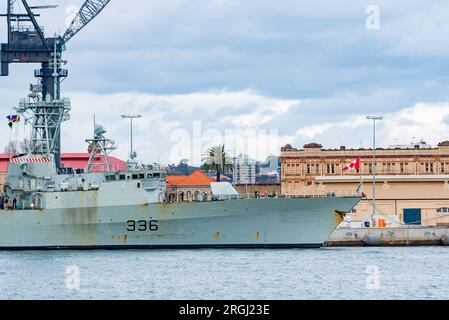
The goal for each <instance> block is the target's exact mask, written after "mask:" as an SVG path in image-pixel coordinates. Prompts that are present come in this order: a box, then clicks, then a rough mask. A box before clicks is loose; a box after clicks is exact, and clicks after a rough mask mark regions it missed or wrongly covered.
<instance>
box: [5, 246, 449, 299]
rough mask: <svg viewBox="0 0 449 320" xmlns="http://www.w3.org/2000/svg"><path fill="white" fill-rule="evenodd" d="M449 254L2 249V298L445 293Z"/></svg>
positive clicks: (425, 250) (440, 250)
mask: <svg viewBox="0 0 449 320" xmlns="http://www.w3.org/2000/svg"><path fill="white" fill-rule="evenodd" d="M447 261H449V248H445V247H416V248H323V249H310V250H187V251H183V250H180V251H176V250H173V251H169V250H161V251H84V252H83V251H59V252H58V251H37V252H0V298H2V299H150V300H153V299H164V300H165V299H275V300H277V299H408V300H410V299H449V277H447V276H446V271H447ZM78 274H79V277H78ZM77 280H79V282H77ZM78 284H79V288H78Z"/></svg>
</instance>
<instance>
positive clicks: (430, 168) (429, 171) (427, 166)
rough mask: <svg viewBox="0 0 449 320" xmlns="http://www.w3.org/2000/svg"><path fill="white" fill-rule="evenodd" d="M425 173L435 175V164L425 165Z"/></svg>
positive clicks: (428, 163)
mask: <svg viewBox="0 0 449 320" xmlns="http://www.w3.org/2000/svg"><path fill="white" fill-rule="evenodd" d="M425 172H426V173H433V163H432V162H427V163H426V164H425Z"/></svg>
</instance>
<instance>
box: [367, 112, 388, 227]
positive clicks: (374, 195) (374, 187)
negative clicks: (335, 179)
mask: <svg viewBox="0 0 449 320" xmlns="http://www.w3.org/2000/svg"><path fill="white" fill-rule="evenodd" d="M366 119H367V120H373V213H372V216H371V223H373V222H374V217H375V216H376V172H377V170H376V121H380V120H383V119H384V117H382V116H367V117H366Z"/></svg>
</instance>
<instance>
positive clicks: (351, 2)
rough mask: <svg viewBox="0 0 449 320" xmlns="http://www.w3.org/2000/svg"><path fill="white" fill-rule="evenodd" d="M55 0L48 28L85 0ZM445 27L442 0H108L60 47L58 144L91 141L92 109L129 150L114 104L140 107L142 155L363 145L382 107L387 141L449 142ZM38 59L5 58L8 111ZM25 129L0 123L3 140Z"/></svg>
mask: <svg viewBox="0 0 449 320" xmlns="http://www.w3.org/2000/svg"><path fill="white" fill-rule="evenodd" d="M1 2H2V3H1V7H0V9H1V10H2V11H4V10H5V2H6V1H1ZM53 2H54V1H31V0H30V3H32V4H37V3H39V4H50V3H53ZM56 2H57V3H58V4H60V5H61V6H60V8H58V9H55V10H52V11H48V13H45V14H44V15H43V16H42V17H41V18H40V22H41V24H43V25H45V26H46V29H45V30H46V32H47V34H49V35H50V34H52V33H54V32H59V31H61V32H63V31H64V29H65V24H66V21H67V20H68V19H69V18H70V14H71V12H72V10H71V6H72V5H75V6H76V5H78V6H79V5H81V4H82V2H83V1H81V0H80V1H75V0H71V1H64V0H58V1H56ZM370 5H375V6H377V7H378V8H379V10H380V11H379V12H380V15H379V17H380V20H379V28H376V24H375V23H374V22H376V21H375V20H373V19H372V18H373V17H374V19H375V18H376V16H375V14H373V11H370V10H368V12H367V8H369V6H370ZM373 21H374V22H373ZM367 23H368V25H367ZM373 23H374V24H373ZM1 26H2V27H1V29H0V38H1V40H2V42H3V41H4V39H5V24H4V23H3V21H2V25H1ZM448 34H449V2H447V1H439V0H430V1H415V0H407V1H405V0H395V1H372V0H371V1H364V0H327V1H323V0H314V1H302V0H277V1H273V0H271V1H267V0H151V1H148V0H133V1H118V0H112V1H111V2H110V4H109V5H108V7H107V8H106V9H105V11H104V12H102V14H101V15H100V16H98V17H97V19H96V20H95V21H94V22H93V23H92V24H91V25H89V26H88V27H86V28H85V29H84V30H82V32H80V33H79V34H78V35H77V36H76V37H75V38H73V39H72V40H71V42H70V43H69V44H68V51H67V52H66V53H65V56H64V58H65V59H67V60H68V61H69V65H68V68H69V69H70V77H69V78H68V79H67V80H66V81H65V82H64V83H63V95H64V96H69V97H70V98H71V100H72V120H71V121H70V122H68V123H65V124H64V128H63V133H64V138H63V150H64V151H66V152H75V151H84V150H86V146H85V143H84V139H85V138H86V137H88V136H89V135H90V134H91V132H92V116H93V114H94V113H95V114H96V118H97V121H98V122H101V123H102V124H104V125H105V127H106V128H107V129H108V133H109V137H110V138H112V139H114V140H116V142H117V144H118V146H119V148H118V150H117V151H116V153H115V155H117V156H119V157H123V158H126V157H127V150H128V148H129V127H128V123H127V122H126V121H124V120H122V119H120V114H122V113H140V114H142V115H143V116H144V117H143V119H142V120H138V121H136V123H135V144H136V146H137V150H138V153H139V155H140V158H141V160H143V161H145V162H150V161H151V162H153V161H160V162H163V163H167V162H175V161H178V160H180V159H182V158H189V159H191V160H192V162H199V161H200V158H201V157H200V156H201V153H202V151H203V150H204V149H205V148H206V147H207V146H209V145H211V144H214V143H218V142H221V140H223V141H225V142H226V143H227V146H228V149H236V150H235V152H240V151H242V150H243V151H246V152H248V153H250V154H251V155H252V156H253V157H257V158H259V159H261V158H263V157H264V156H265V155H267V154H268V153H272V152H278V151H277V150H278V148H279V146H280V145H284V144H286V143H290V144H292V145H293V146H297V147H301V146H302V145H303V144H304V143H307V142H312V141H314V142H319V143H322V144H323V145H324V146H325V147H338V146H340V145H346V146H348V147H360V146H364V147H368V146H370V143H371V142H370V141H371V124H370V123H369V122H368V121H367V120H365V119H364V118H365V116H366V115H368V114H381V115H383V116H385V120H384V121H383V122H382V123H381V124H380V125H379V134H378V139H379V144H380V145H382V146H389V145H392V144H408V143H410V142H411V141H412V140H413V139H414V140H417V139H421V138H422V139H424V140H426V141H427V142H428V143H430V144H433V145H435V144H437V143H438V142H440V141H443V140H449V131H448V130H447V129H446V128H447V127H446V126H447V125H448V124H449V73H448V70H449V41H448V40H447V35H448ZM35 67H36V66H30V65H13V66H11V70H10V72H11V76H10V77H7V78H0V112H1V113H2V114H3V115H5V116H6V115H8V114H9V113H10V112H11V109H12V107H13V106H14V105H15V104H16V102H17V101H18V100H19V98H21V97H22V96H25V95H26V90H27V86H28V83H30V82H33V81H34V79H33V77H32V70H33V69H34V68H35ZM25 132H26V130H25V128H23V127H20V126H19V127H17V128H15V129H14V130H13V131H10V130H9V128H8V126H7V123H6V121H5V123H4V125H3V126H0V134H1V136H2V141H1V142H2V143H1V146H0V147H2V146H4V145H6V144H7V143H8V142H9V141H10V140H11V139H20V138H21V137H22V136H23V135H24V133H25ZM236 145H239V146H238V147H236Z"/></svg>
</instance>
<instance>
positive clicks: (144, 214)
mask: <svg viewBox="0 0 449 320" xmlns="http://www.w3.org/2000/svg"><path fill="white" fill-rule="evenodd" d="M358 201H359V198H331V197H330V198H297V199H249V200H228V201H213V202H191V203H179V204H148V205H138V206H136V205H126V206H99V207H82V208H81V207H80V208H53V209H44V210H1V211H0V250H42V249H160V248H163V249H165V248H305V247H320V246H322V245H323V243H324V242H325V241H326V240H327V238H328V237H329V235H330V234H331V232H332V231H333V230H334V229H335V228H336V226H337V224H338V223H339V219H338V215H336V214H335V210H342V211H349V210H350V209H352V208H353V207H354V206H355V205H356V204H357V202H358Z"/></svg>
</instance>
